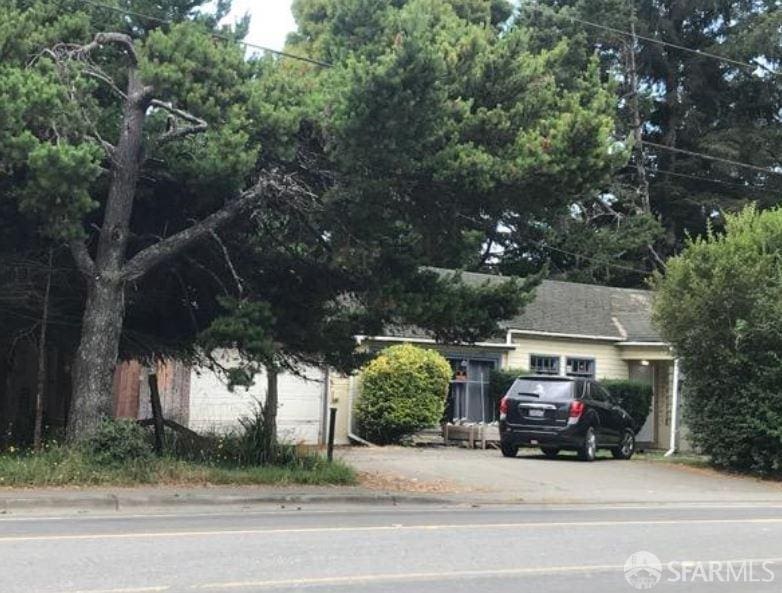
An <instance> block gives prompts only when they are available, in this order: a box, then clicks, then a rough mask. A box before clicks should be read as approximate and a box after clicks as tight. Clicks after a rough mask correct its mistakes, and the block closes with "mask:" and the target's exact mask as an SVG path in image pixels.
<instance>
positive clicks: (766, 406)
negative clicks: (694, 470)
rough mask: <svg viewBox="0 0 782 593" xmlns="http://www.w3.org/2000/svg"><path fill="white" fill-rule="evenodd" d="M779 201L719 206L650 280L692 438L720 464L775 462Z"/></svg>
mask: <svg viewBox="0 0 782 593" xmlns="http://www.w3.org/2000/svg"><path fill="white" fill-rule="evenodd" d="M781 259H782V209H774V210H768V211H764V212H759V211H757V210H756V209H755V208H748V209H746V210H745V211H744V212H742V213H741V214H737V215H726V226H725V232H724V234H717V233H715V232H713V231H709V233H708V234H707V236H705V237H703V238H698V239H692V240H689V241H688V242H687V244H686V245H685V248H684V250H683V251H682V253H681V254H680V255H679V256H677V257H674V258H671V259H670V260H669V261H668V265H667V270H666V274H665V276H662V275H657V276H656V277H655V279H654V286H655V288H656V290H657V293H656V295H655V305H654V319H655V321H656V323H657V324H658V325H659V327H660V329H661V330H662V333H663V335H664V337H665V338H666V339H667V340H668V341H669V342H670V343H671V344H672V345H673V347H674V350H675V352H676V354H677V355H678V356H679V358H680V360H681V365H682V371H683V373H682V375H683V392H682V393H683V402H684V407H685V409H684V411H685V415H684V417H685V421H686V423H687V427H688V429H689V437H690V439H691V441H692V442H693V444H694V445H695V446H696V447H698V448H699V449H701V450H702V452H703V453H706V454H707V455H709V456H710V457H711V459H712V461H713V462H714V463H715V464H716V465H718V466H723V467H728V468H732V469H736V470H744V471H753V472H757V473H774V472H780V471H782V361H781V360H780V352H782V266H780V260H781Z"/></svg>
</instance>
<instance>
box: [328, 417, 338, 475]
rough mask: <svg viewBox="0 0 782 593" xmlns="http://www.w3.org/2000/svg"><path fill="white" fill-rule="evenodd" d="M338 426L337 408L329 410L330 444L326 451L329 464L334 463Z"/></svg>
mask: <svg viewBox="0 0 782 593" xmlns="http://www.w3.org/2000/svg"><path fill="white" fill-rule="evenodd" d="M336 424H337V408H329V444H328V449H327V451H326V458H327V459H328V460H329V462H331V461H334V427H335V426H336Z"/></svg>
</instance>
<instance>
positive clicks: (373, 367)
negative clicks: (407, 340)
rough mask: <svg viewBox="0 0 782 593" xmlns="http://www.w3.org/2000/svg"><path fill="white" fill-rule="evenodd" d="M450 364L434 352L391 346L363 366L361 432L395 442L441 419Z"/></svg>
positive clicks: (359, 409) (375, 439) (380, 440)
mask: <svg viewBox="0 0 782 593" xmlns="http://www.w3.org/2000/svg"><path fill="white" fill-rule="evenodd" d="M450 380H451V365H449V364H448V361H447V360H445V358H443V357H442V356H441V355H440V354H439V353H437V352H435V351H434V350H426V349H424V348H417V347H415V346H411V345H409V344H403V345H399V346H391V347H390V348H386V349H385V350H383V351H382V352H380V354H379V355H378V356H377V358H375V359H374V360H372V361H371V362H370V363H369V364H368V365H367V366H366V367H364V370H363V374H362V378H361V395H360V397H359V399H358V403H357V405H356V418H357V420H358V426H359V430H360V432H361V434H362V435H363V436H364V437H365V438H367V439H369V440H370V441H372V442H375V443H378V444H388V443H396V442H399V440H400V439H401V438H402V437H404V436H407V435H410V434H413V433H414V432H417V431H419V430H421V429H423V428H427V427H429V426H434V425H436V424H437V423H438V422H439V421H440V419H441V418H442V414H443V408H444V406H445V397H446V395H447V393H448V384H449V383H450Z"/></svg>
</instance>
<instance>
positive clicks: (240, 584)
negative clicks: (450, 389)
mask: <svg viewBox="0 0 782 593" xmlns="http://www.w3.org/2000/svg"><path fill="white" fill-rule="evenodd" d="M623 568H624V565H623V564H592V565H590V564H585V565H581V566H551V567H543V566H540V567H538V566H536V567H530V568H496V569H491V570H489V569H487V570H449V571H447V572H446V571H443V572H409V573H401V574H395V573H390V574H365V575H351V576H342V577H313V578H300V579H279V580H270V581H236V582H233V583H230V582H229V583H205V584H203V585H193V586H192V587H191V588H192V589H198V590H224V589H249V588H254V589H258V588H271V587H296V586H305V585H345V584H351V585H355V584H366V583H373V582H400V581H429V580H453V579H459V578H469V577H487V576H492V577H500V576H519V575H525V574H564V573H573V572H605V571H610V570H622V569H623Z"/></svg>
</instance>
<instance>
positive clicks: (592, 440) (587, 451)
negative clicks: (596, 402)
mask: <svg viewBox="0 0 782 593" xmlns="http://www.w3.org/2000/svg"><path fill="white" fill-rule="evenodd" d="M595 455H597V434H596V433H595V429H594V428H592V427H591V426H590V427H589V428H587V431H586V434H585V435H584V444H583V445H581V447H580V448H579V449H578V458H579V459H580V460H581V461H594V460H595Z"/></svg>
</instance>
